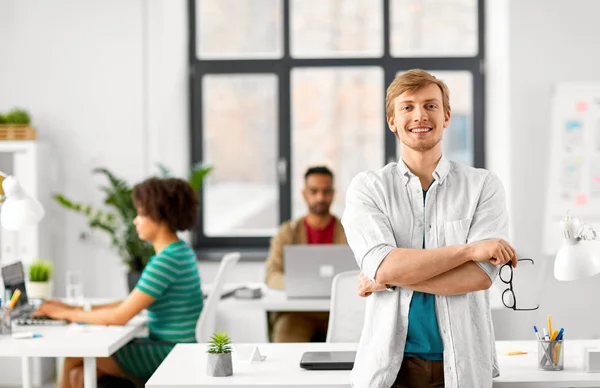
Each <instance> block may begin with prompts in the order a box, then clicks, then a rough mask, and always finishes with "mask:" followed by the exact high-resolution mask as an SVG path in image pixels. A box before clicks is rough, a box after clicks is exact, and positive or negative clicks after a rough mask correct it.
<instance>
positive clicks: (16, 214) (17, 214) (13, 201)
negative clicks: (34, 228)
mask: <svg viewBox="0 0 600 388" xmlns="http://www.w3.org/2000/svg"><path fill="white" fill-rule="evenodd" d="M0 177H2V178H3V181H2V189H3V190H4V196H3V197H2V199H4V204H3V205H2V209H1V210H0V224H1V225H2V227H4V228H5V229H8V230H19V229H21V228H23V227H25V226H28V225H35V224H37V223H38V222H40V220H41V219H42V217H44V208H43V207H42V205H41V204H40V203H39V202H38V201H37V200H35V199H33V198H32V197H30V196H28V195H27V194H26V193H25V191H24V190H23V188H22V187H21V185H20V184H19V181H18V180H17V178H15V177H14V176H11V175H7V174H5V173H3V172H1V171H0Z"/></svg>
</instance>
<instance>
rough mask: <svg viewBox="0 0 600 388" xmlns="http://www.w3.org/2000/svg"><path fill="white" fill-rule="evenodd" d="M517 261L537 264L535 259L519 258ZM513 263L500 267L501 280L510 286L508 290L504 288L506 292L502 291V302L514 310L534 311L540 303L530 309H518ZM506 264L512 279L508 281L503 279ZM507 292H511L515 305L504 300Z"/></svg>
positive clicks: (499, 275)
mask: <svg viewBox="0 0 600 388" xmlns="http://www.w3.org/2000/svg"><path fill="white" fill-rule="evenodd" d="M517 261H531V264H535V262H534V261H533V259H518V260H517ZM511 264H512V263H511V262H508V263H506V264H503V265H502V266H501V267H500V271H498V277H500V281H502V283H504V284H508V288H507V289H506V290H504V292H502V304H503V305H504V307H506V308H507V309H512V310H514V311H533V310H537V309H539V308H540V305H539V304H538V305H537V307H534V308H530V309H518V308H517V296H516V295H515V291H514V290H513V284H512V280H513V268H512V265H511ZM506 266H507V267H508V268H509V269H510V280H508V281H506V280H504V279H502V269H503V268H504V267H506ZM507 292H509V293H511V294H512V300H513V305H512V306H508V305H507V304H506V303H505V302H504V294H506V293H507Z"/></svg>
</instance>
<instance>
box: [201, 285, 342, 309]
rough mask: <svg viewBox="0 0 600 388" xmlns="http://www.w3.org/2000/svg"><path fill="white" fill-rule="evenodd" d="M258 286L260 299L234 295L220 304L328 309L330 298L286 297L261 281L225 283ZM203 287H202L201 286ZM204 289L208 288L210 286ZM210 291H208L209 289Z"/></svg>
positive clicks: (232, 286) (230, 286) (227, 288)
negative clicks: (260, 293) (260, 290)
mask: <svg viewBox="0 0 600 388" xmlns="http://www.w3.org/2000/svg"><path fill="white" fill-rule="evenodd" d="M242 286H247V287H252V288H256V287H260V288H261V289H262V291H263V296H262V298H260V299H239V298H236V297H235V296H232V297H229V298H227V299H224V300H222V301H221V305H222V306H224V308H227V309H231V308H234V309H256V310H263V311H329V308H330V304H331V299H330V298H301V299H298V298H292V299H288V297H287V296H286V294H285V291H284V290H276V289H273V288H268V287H267V286H266V285H265V284H263V283H252V284H227V285H226V286H225V290H231V289H234V288H236V287H242ZM203 288H204V287H203ZM205 289H208V290H210V286H208V287H206V288H205ZM209 292H210V291H209Z"/></svg>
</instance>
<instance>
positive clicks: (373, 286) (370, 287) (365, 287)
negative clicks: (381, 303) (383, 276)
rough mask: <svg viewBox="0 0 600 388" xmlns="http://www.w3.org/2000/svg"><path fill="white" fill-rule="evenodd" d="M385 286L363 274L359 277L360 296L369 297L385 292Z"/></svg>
mask: <svg viewBox="0 0 600 388" xmlns="http://www.w3.org/2000/svg"><path fill="white" fill-rule="evenodd" d="M385 289H386V287H385V284H379V283H376V282H373V281H371V279H369V278H367V277H366V276H365V275H364V274H363V273H362V272H361V273H360V274H359V275H358V296H362V297H367V296H369V295H371V294H372V293H374V292H378V291H385Z"/></svg>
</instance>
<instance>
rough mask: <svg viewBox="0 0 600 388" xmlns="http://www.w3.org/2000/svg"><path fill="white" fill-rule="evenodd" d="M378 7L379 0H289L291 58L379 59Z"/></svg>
mask: <svg viewBox="0 0 600 388" xmlns="http://www.w3.org/2000/svg"><path fill="white" fill-rule="evenodd" d="M382 4H383V3H382V0H343V1H342V0H292V2H291V5H290V13H291V15H290V20H291V27H290V33H291V48H290V52H291V55H292V56H293V57H296V58H328V57H379V56H382V55H383V15H382V12H383V5H382Z"/></svg>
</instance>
